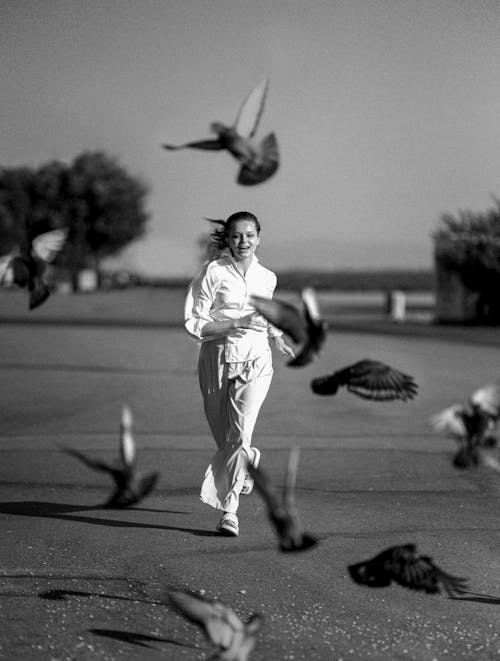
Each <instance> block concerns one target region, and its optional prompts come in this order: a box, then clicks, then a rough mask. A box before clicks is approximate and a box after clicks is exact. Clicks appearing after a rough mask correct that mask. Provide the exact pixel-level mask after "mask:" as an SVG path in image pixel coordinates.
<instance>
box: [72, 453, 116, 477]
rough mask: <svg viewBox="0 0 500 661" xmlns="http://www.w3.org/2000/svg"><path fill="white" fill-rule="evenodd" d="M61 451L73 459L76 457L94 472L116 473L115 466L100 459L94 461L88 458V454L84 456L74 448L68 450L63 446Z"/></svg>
mask: <svg viewBox="0 0 500 661" xmlns="http://www.w3.org/2000/svg"><path fill="white" fill-rule="evenodd" d="M61 449H62V450H63V451H64V452H66V454H70V455H71V456H73V457H76V458H77V459H79V460H80V461H81V462H82V463H84V464H85V465H86V466H88V467H89V468H93V469H94V470H98V471H103V472H105V473H111V474H112V475H114V474H115V473H116V469H115V468H114V467H113V466H110V465H109V464H107V463H106V462H104V461H100V460H99V459H92V458H91V457H87V455H86V454H83V452H79V451H78V450H73V448H67V447H64V446H61Z"/></svg>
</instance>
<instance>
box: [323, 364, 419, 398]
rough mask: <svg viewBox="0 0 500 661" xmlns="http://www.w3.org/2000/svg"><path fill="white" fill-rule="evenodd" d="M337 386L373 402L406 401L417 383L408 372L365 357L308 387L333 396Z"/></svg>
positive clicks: (413, 394) (415, 390) (411, 395)
mask: <svg viewBox="0 0 500 661" xmlns="http://www.w3.org/2000/svg"><path fill="white" fill-rule="evenodd" d="M341 386H345V387H346V388H347V390H348V391H349V392H352V393H353V394H354V395H358V397H363V398H364V399H373V400H376V401H389V400H394V399H401V400H403V401H404V402H406V401H407V400H408V399H413V397H415V395H416V394H417V391H418V386H417V384H416V383H415V381H414V379H413V377H412V376H410V375H409V374H404V373H403V372H399V371H398V370H396V369H394V368H393V367H390V366H389V365H386V364H385V363H381V362H380V361H378V360H369V359H366V360H360V361H358V362H357V363H354V364H353V365H349V366H348V367H344V368H343V369H340V370H338V371H336V372H333V373H332V374H328V375H327V376H321V377H318V378H316V379H313V380H312V381H311V388H312V390H313V392H315V393H316V394H317V395H335V393H336V392H337V390H338V389H339V388H340V387H341Z"/></svg>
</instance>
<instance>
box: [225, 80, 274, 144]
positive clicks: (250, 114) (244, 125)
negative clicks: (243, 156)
mask: <svg viewBox="0 0 500 661" xmlns="http://www.w3.org/2000/svg"><path fill="white" fill-rule="evenodd" d="M268 87H269V78H265V79H264V80H263V81H262V82H260V83H259V84H258V85H257V86H256V87H254V88H253V90H252V91H251V92H250V94H249V95H248V96H247V97H246V99H245V100H244V101H243V103H242V105H241V107H240V110H239V112H238V116H237V117H236V122H235V123H234V129H235V130H236V132H237V133H238V134H239V135H241V136H243V137H244V138H251V137H252V136H253V135H254V134H255V131H256V130H257V126H258V124H259V121H260V118H261V116H262V112H263V111H264V104H265V101H266V96H267V90H268Z"/></svg>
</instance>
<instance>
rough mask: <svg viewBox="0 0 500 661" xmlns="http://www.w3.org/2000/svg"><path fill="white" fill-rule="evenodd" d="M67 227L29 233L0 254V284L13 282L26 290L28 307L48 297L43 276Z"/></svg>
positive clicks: (35, 305)
mask: <svg viewBox="0 0 500 661" xmlns="http://www.w3.org/2000/svg"><path fill="white" fill-rule="evenodd" d="M67 235H68V230H67V229H66V228H60V229H56V230H51V231H50V232H44V233H43V234H38V235H37V236H35V237H31V236H30V235H29V232H28V233H27V235H26V237H25V239H24V240H23V241H21V242H20V244H19V246H18V247H17V249H14V250H13V251H12V252H10V253H9V254H7V255H3V256H2V257H0V285H1V286H4V287H8V286H10V285H12V284H16V285H18V286H19V287H22V288H27V289H28V291H29V309H30V310H33V309H34V308H37V307H38V306H39V305H41V304H42V303H44V302H45V301H46V300H47V298H48V297H49V296H50V291H49V288H48V287H47V285H46V283H45V282H44V280H43V275H44V273H45V270H46V268H47V264H48V263H50V262H51V261H52V260H53V259H54V258H55V256H56V255H57V254H58V253H59V252H60V251H61V249H62V247H63V245H64V242H65V241H66V238H67Z"/></svg>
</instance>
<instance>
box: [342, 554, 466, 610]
mask: <svg viewBox="0 0 500 661" xmlns="http://www.w3.org/2000/svg"><path fill="white" fill-rule="evenodd" d="M348 570H349V574H350V576H351V578H352V580H353V581H354V582H355V583H358V584H359V585H366V586H368V587H372V588H385V587H387V586H388V585H390V584H391V582H392V581H394V582H395V583H398V584H399V585H402V586H403V587H405V588H409V589H410V590H423V591H424V592H427V593H429V594H434V593H436V592H441V588H444V589H445V590H446V592H447V594H448V596H449V597H454V596H455V595H457V594H461V593H463V592H466V591H467V579H465V578H459V577H458V576H452V575H451V574H448V573H446V572H445V571H443V570H442V569H440V568H439V567H438V566H437V565H436V564H435V563H434V562H433V561H432V558H430V557H429V556H427V555H419V554H418V553H417V547H416V545H415V544H402V545H400V546H391V547H390V548H388V549H386V550H385V551H382V553H379V554H378V555H376V556H375V557H373V558H371V559H370V560H366V561H365V562H359V563H357V564H354V565H349V566H348Z"/></svg>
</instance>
